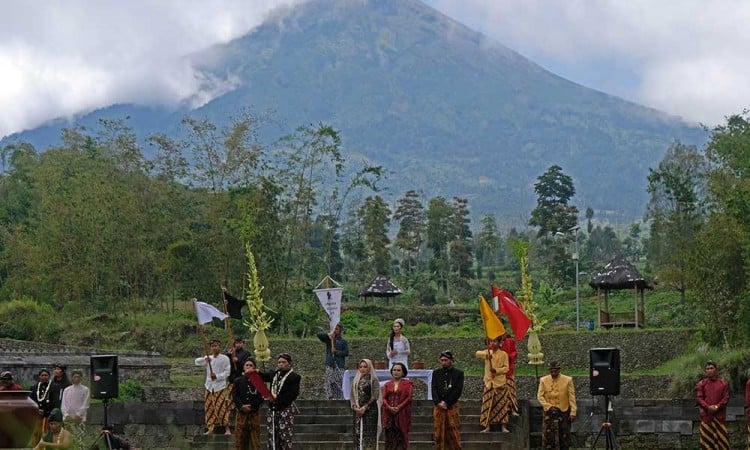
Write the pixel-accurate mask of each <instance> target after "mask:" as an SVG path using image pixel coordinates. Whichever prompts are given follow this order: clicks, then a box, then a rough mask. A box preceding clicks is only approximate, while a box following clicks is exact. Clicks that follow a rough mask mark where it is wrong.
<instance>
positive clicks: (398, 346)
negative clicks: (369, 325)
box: [385, 335, 411, 369]
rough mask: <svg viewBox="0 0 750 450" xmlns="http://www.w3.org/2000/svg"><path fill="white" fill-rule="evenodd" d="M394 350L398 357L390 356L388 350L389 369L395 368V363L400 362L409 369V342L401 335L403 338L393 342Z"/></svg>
mask: <svg viewBox="0 0 750 450" xmlns="http://www.w3.org/2000/svg"><path fill="white" fill-rule="evenodd" d="M393 350H395V351H396V355H394V356H390V353H389V350H388V349H387V348H386V350H385V354H386V356H387V357H388V369H390V368H391V367H393V364H394V363H397V362H400V363H402V364H403V365H404V366H406V368H407V369H408V368H409V353H411V349H410V348H409V340H408V339H406V337H404V336H403V335H401V338H400V339H399V340H395V339H394V340H393Z"/></svg>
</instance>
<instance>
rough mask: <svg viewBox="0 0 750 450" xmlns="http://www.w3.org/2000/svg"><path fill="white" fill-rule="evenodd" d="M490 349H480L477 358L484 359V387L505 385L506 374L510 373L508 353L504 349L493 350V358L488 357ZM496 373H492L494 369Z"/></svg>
mask: <svg viewBox="0 0 750 450" xmlns="http://www.w3.org/2000/svg"><path fill="white" fill-rule="evenodd" d="M488 351H489V350H480V351H478V352H477V353H476V356H477V359H481V360H483V361H484V387H485V388H487V389H489V388H498V387H502V386H505V374H506V373H508V370H509V369H510V367H509V366H508V354H507V353H505V352H504V351H502V350H500V349H498V350H492V359H487V352H488ZM493 368H494V369H495V373H494V374H493V373H492V369H493Z"/></svg>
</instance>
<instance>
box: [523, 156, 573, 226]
mask: <svg viewBox="0 0 750 450" xmlns="http://www.w3.org/2000/svg"><path fill="white" fill-rule="evenodd" d="M534 192H535V193H536V195H537V200H536V208H534V209H533V210H532V211H531V218H529V225H532V226H536V227H539V231H538V232H537V236H538V237H545V236H550V235H554V234H555V233H557V232H567V231H568V230H570V229H571V228H573V227H574V226H576V225H577V224H578V208H576V207H575V206H573V205H569V204H568V202H570V200H571V199H572V198H573V196H574V195H575V193H576V190H575V187H574V186H573V179H572V178H571V177H569V176H568V175H565V173H563V170H562V167H560V166H558V165H553V166H550V168H549V169H547V171H546V172H544V173H543V174H542V175H540V176H539V178H537V182H536V183H535V184H534Z"/></svg>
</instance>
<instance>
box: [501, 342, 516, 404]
mask: <svg viewBox="0 0 750 450" xmlns="http://www.w3.org/2000/svg"><path fill="white" fill-rule="evenodd" d="M501 350H502V351H504V352H505V353H507V354H508V373H506V374H505V385H506V386H507V387H508V397H509V399H510V413H511V415H513V416H517V415H518V395H517V394H516V359H517V358H518V349H517V348H516V340H515V338H513V337H512V336H509V335H508V334H507V333H506V334H504V335H503V346H502V347H501Z"/></svg>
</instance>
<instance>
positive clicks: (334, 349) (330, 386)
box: [317, 324, 349, 400]
mask: <svg viewBox="0 0 750 450" xmlns="http://www.w3.org/2000/svg"><path fill="white" fill-rule="evenodd" d="M343 333H344V326H343V325H341V324H337V325H336V326H335V327H334V328H333V331H332V332H331V333H330V334H328V333H325V332H323V331H321V332H319V333H318V334H317V336H318V339H320V341H321V342H322V343H324V344H325V345H326V347H325V349H326V374H325V385H324V388H325V391H326V397H327V398H328V400H341V399H343V398H344V393H343V392H342V391H341V386H342V383H343V379H344V369H346V357H347V356H349V343H348V342H347V341H346V339H344V337H343V336H342V334H343Z"/></svg>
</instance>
